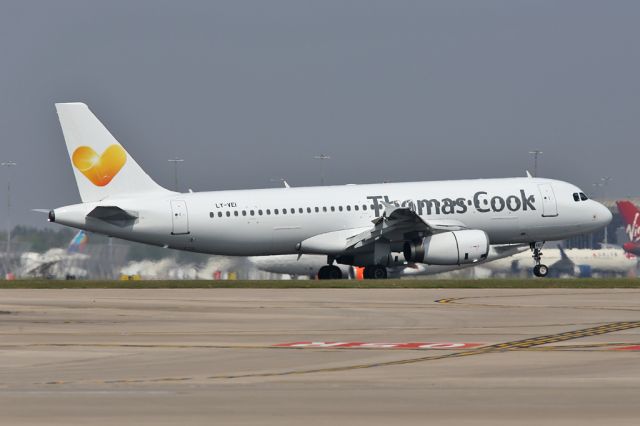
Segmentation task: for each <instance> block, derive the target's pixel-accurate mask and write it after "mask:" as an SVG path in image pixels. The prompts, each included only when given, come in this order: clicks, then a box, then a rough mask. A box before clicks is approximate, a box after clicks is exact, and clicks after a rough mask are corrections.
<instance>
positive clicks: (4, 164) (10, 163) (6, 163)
mask: <svg viewBox="0 0 640 426" xmlns="http://www.w3.org/2000/svg"><path fill="white" fill-rule="evenodd" d="M16 164H17V163H16V162H15V161H4V162H2V163H0V166H2V167H6V168H7V171H8V173H7V260H8V259H9V254H10V253H11V167H14V166H16Z"/></svg>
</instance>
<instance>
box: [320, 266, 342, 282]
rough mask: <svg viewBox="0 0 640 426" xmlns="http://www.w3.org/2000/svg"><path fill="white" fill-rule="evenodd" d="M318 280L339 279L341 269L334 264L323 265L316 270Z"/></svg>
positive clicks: (340, 277)
mask: <svg viewBox="0 0 640 426" xmlns="http://www.w3.org/2000/svg"><path fill="white" fill-rule="evenodd" d="M318 279H319V280H341V279H342V271H341V270H340V268H338V267H337V266H336V265H324V266H323V267H322V268H320V270H319V271H318Z"/></svg>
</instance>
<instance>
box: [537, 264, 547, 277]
mask: <svg viewBox="0 0 640 426" xmlns="http://www.w3.org/2000/svg"><path fill="white" fill-rule="evenodd" d="M548 274H549V267H548V266H547V265H538V276H539V277H546V276H547V275H548Z"/></svg>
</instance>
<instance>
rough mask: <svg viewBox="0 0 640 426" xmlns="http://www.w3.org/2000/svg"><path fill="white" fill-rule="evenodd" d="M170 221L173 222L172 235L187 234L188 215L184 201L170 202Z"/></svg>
mask: <svg viewBox="0 0 640 426" xmlns="http://www.w3.org/2000/svg"><path fill="white" fill-rule="evenodd" d="M171 220H172V221H173V227H172V228H171V229H172V231H171V234H172V235H181V234H188V233H189V215H188V214H187V203H186V202H185V201H184V200H171Z"/></svg>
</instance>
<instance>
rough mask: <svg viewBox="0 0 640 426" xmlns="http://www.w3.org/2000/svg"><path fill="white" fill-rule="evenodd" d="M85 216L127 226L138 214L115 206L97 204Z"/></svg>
mask: <svg viewBox="0 0 640 426" xmlns="http://www.w3.org/2000/svg"><path fill="white" fill-rule="evenodd" d="M87 217H92V218H94V219H99V220H102V221H104V222H108V223H111V224H113V225H117V226H127V225H129V224H130V223H131V222H133V221H135V220H136V219H137V218H138V214H137V213H135V212H130V211H126V210H123V209H121V208H120V207H117V206H98V207H96V208H95V209H93V210H91V211H90V212H89V214H87Z"/></svg>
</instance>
